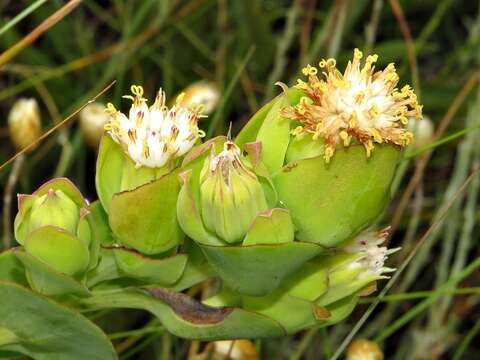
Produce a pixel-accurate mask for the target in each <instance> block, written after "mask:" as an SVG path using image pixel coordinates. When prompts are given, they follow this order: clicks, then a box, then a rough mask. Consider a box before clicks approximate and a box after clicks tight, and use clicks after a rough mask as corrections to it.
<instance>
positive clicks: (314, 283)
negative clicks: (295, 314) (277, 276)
mask: <svg viewBox="0 0 480 360" xmlns="http://www.w3.org/2000/svg"><path fill="white" fill-rule="evenodd" d="M328 286H329V283H328V268H326V267H325V266H324V265H323V264H322V263H316V262H313V261H312V262H307V263H305V264H304V265H302V267H301V268H300V269H299V270H297V271H296V272H295V273H293V274H292V275H290V276H289V277H288V278H287V279H286V280H285V286H284V288H286V289H288V293H289V294H290V295H291V296H294V297H297V298H300V299H305V300H309V301H315V300H317V299H318V298H319V297H320V296H322V295H323V294H325V293H326V292H327V290H328Z"/></svg>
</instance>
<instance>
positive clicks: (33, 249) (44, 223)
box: [15, 178, 98, 275]
mask: <svg viewBox="0 0 480 360" xmlns="http://www.w3.org/2000/svg"><path fill="white" fill-rule="evenodd" d="M18 208H19V212H18V214H17V216H16V218H15V237H16V239H17V241H18V242H19V243H20V244H22V245H23V246H24V248H25V251H26V252H27V253H28V254H29V255H32V256H34V257H35V258H37V259H39V260H41V261H42V262H43V263H45V264H47V265H49V266H50V267H52V268H53V269H55V270H57V271H59V272H61V273H65V274H67V275H80V274H83V273H84V272H85V271H86V270H88V269H89V268H92V267H94V266H96V262H97V255H96V254H97V247H98V244H97V243H96V242H95V241H93V233H92V228H91V224H90V220H89V218H88V215H89V206H88V203H87V202H86V201H85V200H84V199H83V197H82V195H81V193H80V192H79V191H78V189H77V188H76V187H75V186H74V185H73V184H72V183H71V182H70V181H69V180H67V179H63V178H59V179H54V180H52V181H49V182H47V183H45V184H44V185H42V186H41V187H40V188H39V189H37V190H36V191H35V192H34V193H33V194H32V195H19V196H18Z"/></svg>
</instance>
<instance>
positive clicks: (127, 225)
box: [109, 170, 184, 255]
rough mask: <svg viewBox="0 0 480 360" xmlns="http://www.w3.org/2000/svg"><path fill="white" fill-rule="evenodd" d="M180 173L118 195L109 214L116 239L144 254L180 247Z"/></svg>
mask: <svg viewBox="0 0 480 360" xmlns="http://www.w3.org/2000/svg"><path fill="white" fill-rule="evenodd" d="M179 191H180V184H179V180H178V170H176V171H173V172H171V173H169V174H167V175H164V176H162V177H161V178H159V179H157V180H155V181H153V182H151V183H148V184H145V185H142V186H140V187H138V188H136V189H134V190H130V191H125V192H122V193H119V194H115V195H114V196H113V199H112V203H111V208H110V212H109V220H110V226H111V228H112V231H113V233H114V235H115V237H116V238H117V240H118V241H119V242H120V243H121V244H123V245H125V246H127V247H130V248H133V249H135V250H137V251H139V252H141V253H144V254H148V255H151V254H158V253H162V252H165V251H167V250H169V249H171V248H173V247H174V246H177V245H179V244H180V243H181V241H182V240H183V237H184V235H183V232H182V230H181V229H180V226H179V225H178V222H177V214H176V213H177V211H176V208H177V197H178V193H179Z"/></svg>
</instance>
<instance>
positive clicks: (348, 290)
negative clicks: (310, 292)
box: [317, 275, 381, 306]
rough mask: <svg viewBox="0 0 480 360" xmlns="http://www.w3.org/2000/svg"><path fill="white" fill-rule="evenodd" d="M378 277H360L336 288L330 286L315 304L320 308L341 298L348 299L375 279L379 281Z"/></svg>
mask: <svg viewBox="0 0 480 360" xmlns="http://www.w3.org/2000/svg"><path fill="white" fill-rule="evenodd" d="M380 278H381V277H379V276H373V275H372V276H367V277H360V278H357V279H352V281H350V282H345V283H342V284H341V285H338V286H332V287H331V288H329V289H328V291H327V292H326V293H325V294H324V295H322V296H321V297H320V298H319V299H318V300H317V303H318V304H319V305H322V306H328V305H330V304H332V303H335V302H337V301H339V300H341V299H343V298H346V297H349V296H351V295H353V294H355V293H357V292H358V291H360V290H362V289H363V288H365V287H366V286H367V285H369V284H373V283H374V282H375V281H376V280H377V279H380Z"/></svg>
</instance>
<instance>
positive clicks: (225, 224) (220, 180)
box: [200, 141, 268, 243]
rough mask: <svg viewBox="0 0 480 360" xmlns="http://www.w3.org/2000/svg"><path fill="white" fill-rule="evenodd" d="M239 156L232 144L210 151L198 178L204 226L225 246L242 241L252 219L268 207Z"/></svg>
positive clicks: (253, 176)
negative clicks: (219, 150) (216, 150)
mask: <svg viewBox="0 0 480 360" xmlns="http://www.w3.org/2000/svg"><path fill="white" fill-rule="evenodd" d="M240 155H241V153H240V149H239V148H238V147H237V145H235V144H234V143H233V142H231V141H227V142H226V143H225V144H224V149H223V151H222V152H220V153H219V154H215V151H214V150H213V148H212V153H211V155H210V157H209V158H208V159H207V161H206V162H205V165H204V167H203V169H202V173H201V175H200V177H201V178H200V182H201V187H200V198H201V209H202V218H203V220H204V223H205V227H206V228H207V229H208V230H209V231H211V232H213V233H214V234H216V235H217V236H218V237H219V238H221V239H223V240H225V241H226V242H228V243H234V242H238V241H241V240H242V239H243V237H244V236H245V234H246V233H247V231H248V229H249V227H250V226H251V224H252V221H253V219H254V218H255V217H256V216H257V215H258V214H259V213H260V212H262V211H265V210H267V207H268V206H267V202H266V200H265V195H264V192H263V189H262V186H261V184H260V182H259V181H258V178H257V176H256V175H255V173H254V172H253V171H252V170H250V169H249V168H248V166H247V165H246V164H245V163H244V162H243V160H242V159H241V157H240Z"/></svg>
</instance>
